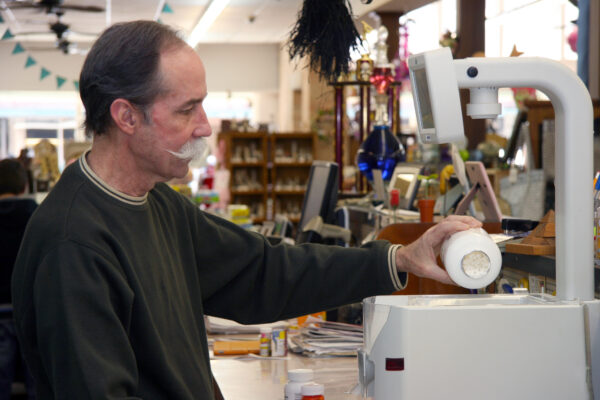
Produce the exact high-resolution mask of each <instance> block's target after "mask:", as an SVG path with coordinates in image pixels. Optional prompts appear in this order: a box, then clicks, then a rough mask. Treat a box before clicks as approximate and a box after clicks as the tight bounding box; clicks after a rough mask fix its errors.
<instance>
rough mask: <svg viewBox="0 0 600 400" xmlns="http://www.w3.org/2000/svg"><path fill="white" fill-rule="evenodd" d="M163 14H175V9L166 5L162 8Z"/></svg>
mask: <svg viewBox="0 0 600 400" xmlns="http://www.w3.org/2000/svg"><path fill="white" fill-rule="evenodd" d="M162 12H164V13H166V14H173V9H172V8H171V6H170V5H168V4H167V3H165V5H164V6H163V8H162Z"/></svg>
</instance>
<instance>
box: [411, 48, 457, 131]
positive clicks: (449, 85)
mask: <svg viewBox="0 0 600 400" xmlns="http://www.w3.org/2000/svg"><path fill="white" fill-rule="evenodd" d="M408 69H409V72H410V83H411V85H412V92H413V98H414V103H415V111H416V114H417V127H418V131H419V135H418V137H419V139H420V140H421V141H422V142H424V143H453V142H457V141H462V140H463V138H464V128H463V120H462V111H461V107H460V96H459V91H458V81H457V79H456V75H455V73H454V65H453V59H452V53H451V52H450V49H448V48H446V47H443V48H441V49H437V50H433V51H428V52H425V53H420V54H415V55H412V56H410V57H409V59H408Z"/></svg>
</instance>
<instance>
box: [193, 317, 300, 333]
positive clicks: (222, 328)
mask: <svg viewBox="0 0 600 400" xmlns="http://www.w3.org/2000/svg"><path fill="white" fill-rule="evenodd" d="M204 324H205V325H206V331H207V332H208V333H211V334H215V335H216V334H231V335H233V334H240V333H260V328H263V327H269V328H287V327H288V325H289V324H288V323H287V322H286V321H278V322H273V323H270V324H257V325H242V324H240V323H238V322H235V321H232V320H229V319H225V318H218V317H212V316H205V317H204Z"/></svg>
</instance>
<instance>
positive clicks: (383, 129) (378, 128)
mask: <svg viewBox="0 0 600 400" xmlns="http://www.w3.org/2000/svg"><path fill="white" fill-rule="evenodd" d="M405 159H406V152H405V151H404V146H402V143H400V140H398V138H397V137H396V136H395V135H394V134H393V133H392V132H391V131H390V127H389V126H387V125H375V126H374V127H373V130H372V131H371V133H370V134H369V136H367V139H366V140H365V141H364V142H363V143H362V144H361V145H360V149H358V153H357V154H356V163H357V164H358V169H359V170H360V172H362V174H363V175H364V176H366V177H367V180H368V181H369V182H373V170H374V169H379V170H381V175H382V177H383V180H384V181H389V180H390V179H391V178H392V174H393V173H394V168H395V167H396V164H397V163H399V162H403V161H404V160H405Z"/></svg>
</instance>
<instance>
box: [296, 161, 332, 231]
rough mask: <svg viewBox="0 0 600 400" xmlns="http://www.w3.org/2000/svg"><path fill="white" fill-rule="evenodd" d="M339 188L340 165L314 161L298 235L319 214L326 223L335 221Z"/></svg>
mask: <svg viewBox="0 0 600 400" xmlns="http://www.w3.org/2000/svg"><path fill="white" fill-rule="evenodd" d="M337 189H338V165H337V164H336V163H334V162H330V161H313V163H312V165H311V167H310V174H309V176H308V183H307V186H306V193H305V194H304V201H303V203H302V215H301V217H300V222H299V223H298V231H297V237H299V236H300V234H301V233H302V229H303V228H304V226H305V225H306V224H307V223H308V221H310V220H311V219H312V218H313V217H315V216H317V215H318V216H320V217H321V218H322V219H323V222H324V223H326V224H333V223H335V213H334V210H335V205H336V203H337Z"/></svg>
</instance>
